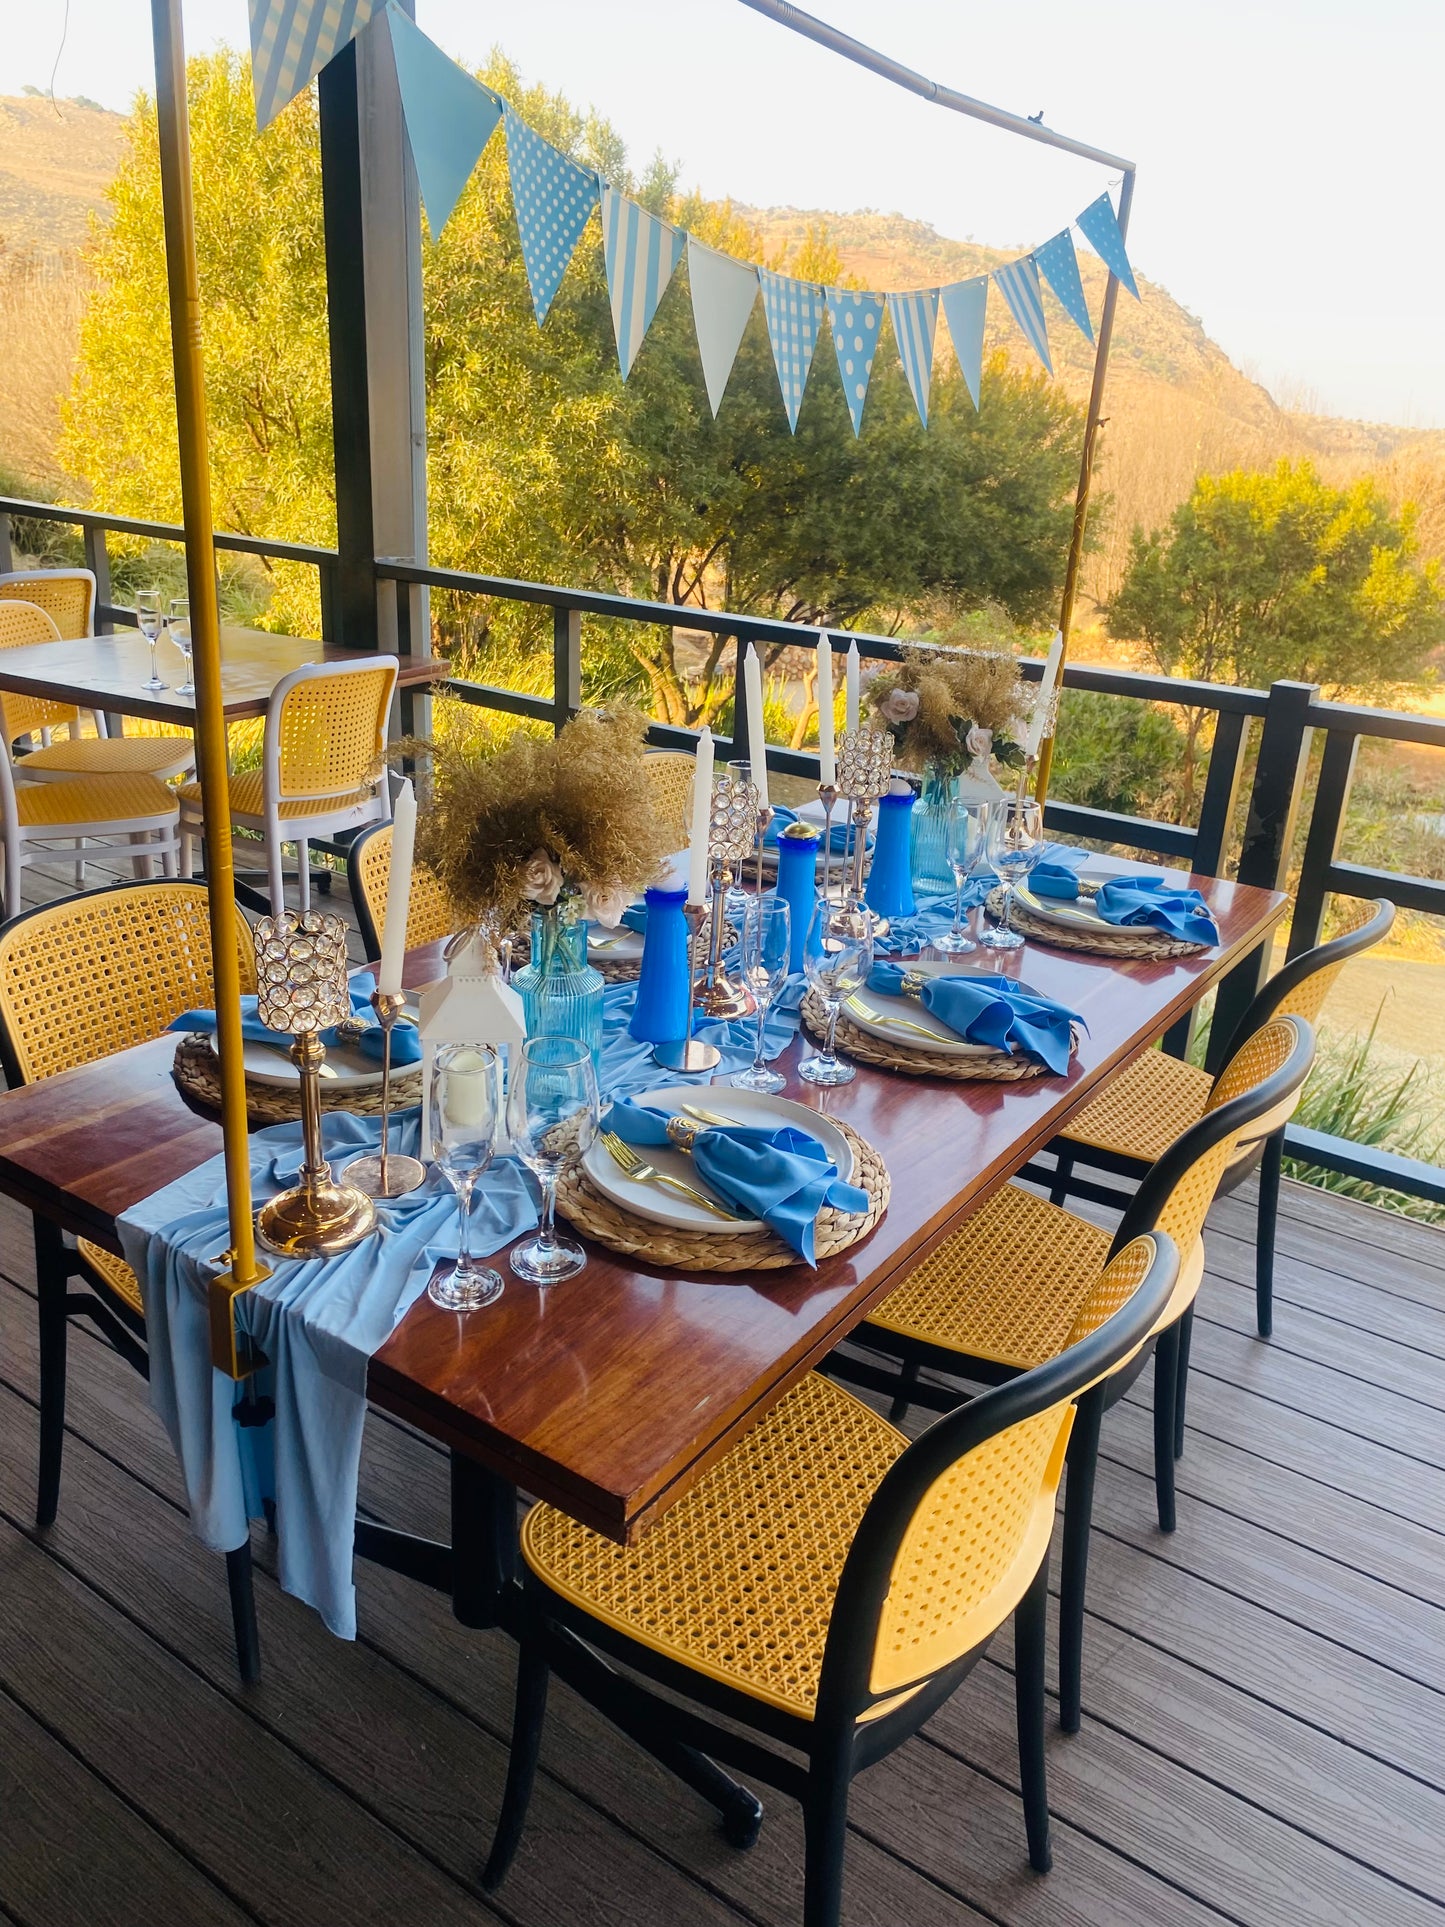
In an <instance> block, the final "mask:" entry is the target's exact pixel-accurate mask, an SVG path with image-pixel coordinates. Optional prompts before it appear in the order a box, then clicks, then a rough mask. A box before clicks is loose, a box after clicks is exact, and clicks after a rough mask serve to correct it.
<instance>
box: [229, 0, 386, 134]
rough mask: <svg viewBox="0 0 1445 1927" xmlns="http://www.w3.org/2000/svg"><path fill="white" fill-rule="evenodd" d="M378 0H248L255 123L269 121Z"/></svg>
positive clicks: (362, 23) (352, 36)
mask: <svg viewBox="0 0 1445 1927" xmlns="http://www.w3.org/2000/svg"><path fill="white" fill-rule="evenodd" d="M377 5H378V0H251V86H252V88H253V90H254V92H255V96H256V126H257V128H258V129H260V128H262V127H269V126H270V125H271V122H272V121H273V120H275V118H276V116H277V115H278V114H279V113H280V112H281V109H282V108H283V107H286V106H289V104H290V103H291V102H292V101H293V100H295V98H296V96H297V95H298V94H299V93H300V92H301V89H302V88H303V87H309V86H310V84H311V82H312V81H313V80H314V79H315V78H316V76H317V75H318V74H319V73H320V72H321V69H322V68H323V67H324V66H325V65H326V63H327V62H328V61H329V60H331V59H333V58H334V57H335V55H336V54H338V53H339V52H340V51H341V49H342V48H343V47H344V46H345V45H346V44H347V42H348V41H350V40H354V39H355V38H356V36H357V34H359V33H360V32H361V29H362V28H363V27H364V26H365V25H366V23H367V21H368V20H370V18H371V16H372V14H373V13H375V12H376V9H377Z"/></svg>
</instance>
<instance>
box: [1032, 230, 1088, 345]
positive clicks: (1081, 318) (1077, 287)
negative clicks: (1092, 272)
mask: <svg viewBox="0 0 1445 1927" xmlns="http://www.w3.org/2000/svg"><path fill="white" fill-rule="evenodd" d="M1034 260H1035V262H1036V263H1037V264H1038V266H1039V267H1040V268H1041V269H1042V271H1043V273H1044V276H1045V278H1046V279H1047V281H1048V284H1049V286H1050V287H1051V288H1052V289H1053V291H1054V293H1055V294H1056V295H1057V296H1058V297H1059V300H1060V302H1061V303H1062V305H1063V310H1064V313H1065V314H1066V315H1067V316H1068V317H1069V319H1070V321H1072V322H1073V324H1074V326H1075V327H1076V328H1077V329H1078V330H1079V332H1080V333H1081V334H1082V335H1083V337H1084V339H1085V340H1086V341H1092V340H1093V339H1094V324H1093V322H1092V321H1090V319H1089V304H1088V302H1087V301H1086V300H1085V299H1084V284H1083V282H1082V281H1081V280H1080V279H1079V258H1078V256H1077V255H1076V254H1075V253H1074V239H1073V236H1072V235H1071V234H1070V233H1069V230H1068V229H1067V228H1064V229H1063V231H1062V232H1061V233H1059V234H1056V235H1054V236H1053V238H1052V239H1051V240H1048V241H1045V242H1044V244H1043V246H1042V247H1039V248H1035V249H1034Z"/></svg>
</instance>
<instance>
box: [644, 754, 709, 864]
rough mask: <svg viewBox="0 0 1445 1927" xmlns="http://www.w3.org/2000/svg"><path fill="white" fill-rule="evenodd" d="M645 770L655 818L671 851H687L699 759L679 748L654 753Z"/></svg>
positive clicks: (650, 756)
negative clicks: (666, 834) (693, 790)
mask: <svg viewBox="0 0 1445 1927" xmlns="http://www.w3.org/2000/svg"><path fill="white" fill-rule="evenodd" d="M642 768H643V772H644V774H645V775H646V777H647V781H648V784H649V787H650V788H651V790H652V811H653V815H654V816H655V817H656V818H657V820H658V822H659V823H661V824H663V825H664V826H665V827H666V829H667V831H668V833H669V835H670V836H671V838H672V848H673V849H675V850H681V849H684V848H685V847H686V844H687V839H688V836H689V835H690V833H691V830H692V783H693V776H694V774H695V772H696V770H697V762H696V759H695V758H694V757H691V756H689V755H687V754H686V752H685V751H683V750H680V749H659V750H652V751H650V752H649V753H648V755H646V756H644V757H643V759H642Z"/></svg>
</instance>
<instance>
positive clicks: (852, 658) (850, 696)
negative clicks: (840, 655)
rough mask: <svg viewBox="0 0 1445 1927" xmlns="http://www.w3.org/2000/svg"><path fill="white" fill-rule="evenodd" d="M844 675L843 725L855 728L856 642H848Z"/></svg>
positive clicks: (856, 721) (856, 705) (847, 727)
mask: <svg viewBox="0 0 1445 1927" xmlns="http://www.w3.org/2000/svg"><path fill="white" fill-rule="evenodd" d="M844 675H845V681H844V685H843V687H844V690H845V692H846V693H845V695H844V699H843V727H844V729H856V728H857V727H858V645H857V643H856V642H850V643H849V644H848V662H847V666H846V669H845V671H844Z"/></svg>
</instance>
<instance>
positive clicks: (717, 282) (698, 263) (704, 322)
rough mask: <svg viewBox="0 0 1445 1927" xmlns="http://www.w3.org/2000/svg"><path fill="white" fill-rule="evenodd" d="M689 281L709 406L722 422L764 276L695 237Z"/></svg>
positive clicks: (690, 244) (689, 251) (689, 250)
mask: <svg viewBox="0 0 1445 1927" xmlns="http://www.w3.org/2000/svg"><path fill="white" fill-rule="evenodd" d="M687 280H688V286H689V288H690V289H691V291H692V325H693V330H694V332H695V333H696V335H697V349H698V353H699V354H700V355H701V356H702V378H703V380H704V381H705V382H706V383H707V399H708V406H709V407H710V408H711V409H712V412H713V419H714V420H716V419H717V411H718V409H719V408H720V407H721V406H722V398H723V391H724V389H725V388H726V387H727V385H728V376H729V375H730V374H731V373H732V371H733V363H734V362H735V361H736V360H737V358H738V348H739V347H740V346H741V344H742V338H743V331H744V329H745V328H746V327H747V325H748V322H749V321H750V320H751V319H752V313H753V304H754V303H755V302H756V300H757V298H758V271H757V269H756V268H755V267H754V266H753V264H752V262H751V261H737V260H734V258H733V257H732V255H730V254H720V253H719V252H718V250H717V249H716V248H709V247H705V246H704V245H703V243H702V242H701V241H699V240H698V238H697V236H696V235H694V234H690V235H689V236H688V237H687Z"/></svg>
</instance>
